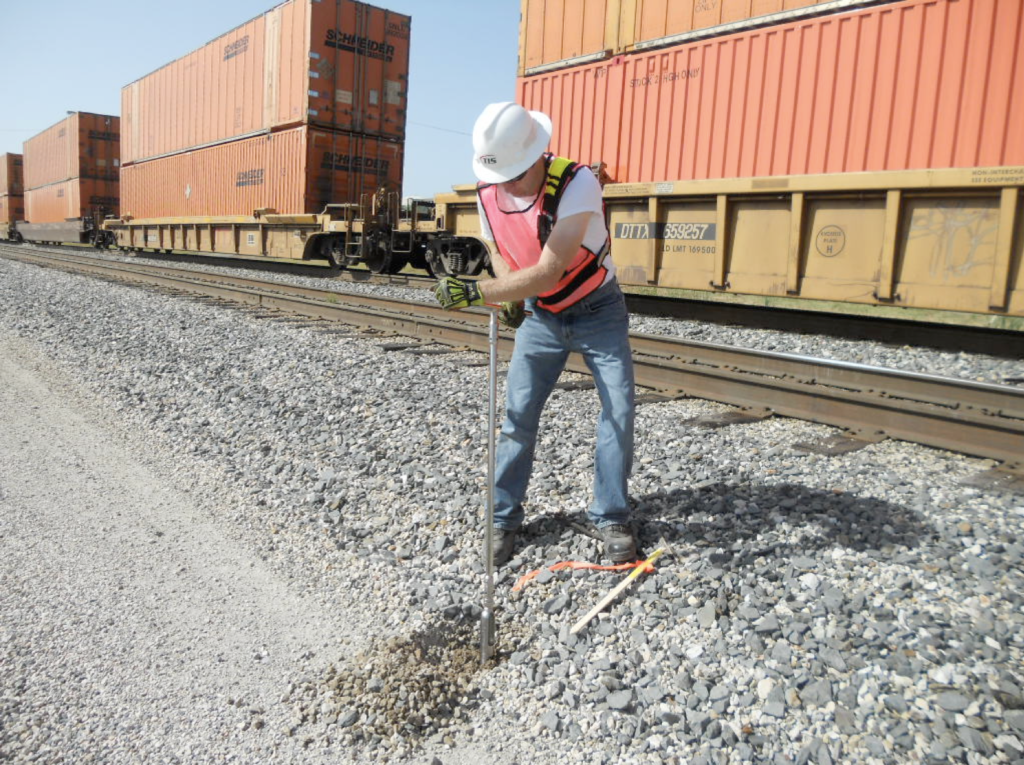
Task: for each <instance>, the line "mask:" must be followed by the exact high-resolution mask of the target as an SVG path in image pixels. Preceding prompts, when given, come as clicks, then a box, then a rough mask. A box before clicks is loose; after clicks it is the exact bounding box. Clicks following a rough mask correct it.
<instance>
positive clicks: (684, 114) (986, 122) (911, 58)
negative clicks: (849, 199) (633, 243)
mask: <svg viewBox="0 0 1024 765" xmlns="http://www.w3.org/2000/svg"><path fill="white" fill-rule="evenodd" d="M1022 83H1024V4H1022V3H1019V2H993V1H992V0H908V2H902V3H893V4H888V5H881V6H876V7H872V8H869V9H866V10H862V11H857V12H853V13H845V14H840V15H832V16H825V17H820V18H815V19H811V20H805V21H801V22H796V23H791V24H784V25H779V26H774V27H767V28H764V29H758V30H755V31H750V32H744V33H740V34H735V35H729V36H725V37H719V38H714V39H710V40H704V41H701V42H695V43H688V44H682V45H678V46H675V47H671V48H665V49H661V50H656V51H652V52H649V53H636V54H630V55H626V56H620V57H619V58H617V59H613V60H612V61H608V62H604V63H601V64H590V65H585V66H579V67H575V68H572V69H563V70H558V71H555V72H551V73H549V74H540V75H536V76H533V77H527V78H520V80H519V81H518V98H519V101H520V103H522V104H523V105H524V106H526V107H528V108H530V109H539V110H541V111H544V112H546V113H547V114H549V115H551V117H552V118H553V120H554V123H555V129H554V135H553V140H552V144H551V146H552V150H553V151H555V152H556V153H558V154H562V155H565V156H568V157H572V158H574V159H577V160H579V161H582V162H587V163H595V162H599V161H603V162H605V163H607V171H608V174H609V175H610V176H611V178H612V179H613V180H614V181H617V182H649V181H661V180H666V181H667V180H688V179H702V178H733V177H747V176H773V175H801V174H810V173H840V172H859V171H878V170H901V169H912V168H945V167H978V166H1000V165H1024V130H1022V129H1021V126H1022V125H1024V99H1022V98H1019V97H1018V96H1019V95H1020V88H1021V85H1022Z"/></svg>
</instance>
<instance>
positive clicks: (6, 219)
mask: <svg viewBox="0 0 1024 765" xmlns="http://www.w3.org/2000/svg"><path fill="white" fill-rule="evenodd" d="M17 220H25V197H23V196H22V195H21V194H0V223H13V222H14V221H17Z"/></svg>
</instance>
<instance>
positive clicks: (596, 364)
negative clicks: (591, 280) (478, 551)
mask: <svg viewBox="0 0 1024 765" xmlns="http://www.w3.org/2000/svg"><path fill="white" fill-rule="evenodd" d="M526 303H527V305H526V308H527V310H529V311H532V312H533V315H532V316H528V317H527V319H526V321H525V322H523V325H522V326H521V327H520V328H519V329H518V330H516V344H515V350H514V351H513V353H512V361H511V362H510V364H509V368H508V380H507V384H506V405H505V423H504V425H502V428H501V434H500V435H499V436H498V448H497V453H496V455H495V481H494V525H495V526H496V527H498V528H502V529H517V528H519V526H520V525H521V524H522V522H523V516H524V514H525V513H524V511H523V500H524V499H525V498H526V488H527V484H529V481H530V473H531V471H532V469H533V456H534V450H535V448H536V444H537V428H538V425H539V422H540V415H541V410H542V409H543V407H544V403H545V402H546V401H547V399H548V396H549V395H551V391H552V390H553V389H554V387H555V383H556V382H558V377H559V375H560V374H561V373H562V370H563V369H564V368H565V363H566V361H567V360H568V358H569V354H570V352H573V351H576V352H579V353H580V354H581V355H582V356H583V359H584V360H585V361H586V364H587V367H589V369H590V372H591V374H593V376H594V382H595V383H596V385H597V391H598V395H599V396H600V398H601V415H600V418H599V419H598V425H597V446H596V453H595V458H594V497H593V502H592V503H591V505H590V512H589V515H590V519H591V521H593V523H594V525H595V526H597V527H598V528H603V527H605V526H609V525H611V524H615V523H628V522H629V499H628V491H627V486H626V484H627V480H628V479H629V473H630V471H631V470H632V467H633V412H634V400H633V399H634V382H633V356H632V352H631V351H630V347H629V317H628V314H627V312H626V300H625V297H624V296H623V294H622V290H621V289H619V285H618V283H616V282H614V281H613V282H611V283H610V284H606V285H604V286H603V287H601V288H599V289H597V290H596V291H594V292H593V293H592V294H590V295H589V296H587V297H586V298H584V299H583V300H581V301H580V302H578V303H576V304H575V305H572V306H570V307H569V308H566V309H565V310H564V311H562V312H561V313H551V312H550V311H546V310H545V309H543V308H539V307H537V304H536V301H535V300H528V301H526Z"/></svg>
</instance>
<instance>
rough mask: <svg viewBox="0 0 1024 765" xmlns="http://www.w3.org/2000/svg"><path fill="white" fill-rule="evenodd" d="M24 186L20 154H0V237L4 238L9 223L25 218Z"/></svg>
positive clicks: (9, 225)
mask: <svg viewBox="0 0 1024 765" xmlns="http://www.w3.org/2000/svg"><path fill="white" fill-rule="evenodd" d="M24 192H25V186H24V182H23V179H22V155H21V154H4V155H2V156H0V238H6V237H7V236H8V234H9V231H10V230H11V224H12V223H14V222H15V221H19V220H24V219H25V196H24Z"/></svg>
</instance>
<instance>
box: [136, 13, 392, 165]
mask: <svg viewBox="0 0 1024 765" xmlns="http://www.w3.org/2000/svg"><path fill="white" fill-rule="evenodd" d="M410 28H411V19H410V17H408V16H405V15H402V14H398V13H394V12H391V11H387V10H384V9H382V8H376V7H374V6H370V5H366V4H364V3H358V2H353V0H288V2H285V3H283V4H281V5H279V6H277V7H276V8H273V9H272V10H270V11H268V12H266V13H264V14H263V15H261V16H258V17H256V18H254V19H252V20H250V21H248V22H246V23H245V24H242V25H241V26H239V27H237V28H235V29H233V30H232V31H230V32H228V33H227V34H225V35H222V36H221V37H218V38H217V39H215V40H213V41H212V42H210V43H208V44H207V45H205V46H203V47H202V48H199V49H198V50H195V51H193V52H191V53H189V54H188V55H186V56H184V57H182V58H180V59H177V60H176V61H173V62H171V63H170V64H167V65H166V66H164V67H163V68H161V69H158V70H157V71H155V72H153V73H152V74H149V75H147V76H146V77H143V78H142V79H140V80H137V81H135V82H133V83H131V84H130V85H128V86H126V87H125V88H124V89H123V90H122V91H121V115H122V117H123V119H124V122H125V129H124V138H123V145H122V150H123V156H122V159H123V161H124V163H125V164H129V163H132V162H140V161H144V160H147V159H153V158H157V157H162V156H166V155H168V154H173V153H176V152H180V151H186V150H190V149H195V148H201V147H204V146H208V145H211V144H215V143H218V142H224V141H228V140H232V139H237V138H240V137H245V136H250V135H253V134H255V133H258V132H261V131H262V132H266V131H269V130H272V129H283V128H285V127H291V126H297V125H301V124H309V125H315V126H321V127H325V128H328V129H331V130H344V131H349V132H354V133H363V134H367V135H372V136H378V137H382V138H388V139H391V140H404V138H405V115H406V98H407V91H408V74H409V37H410Z"/></svg>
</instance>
